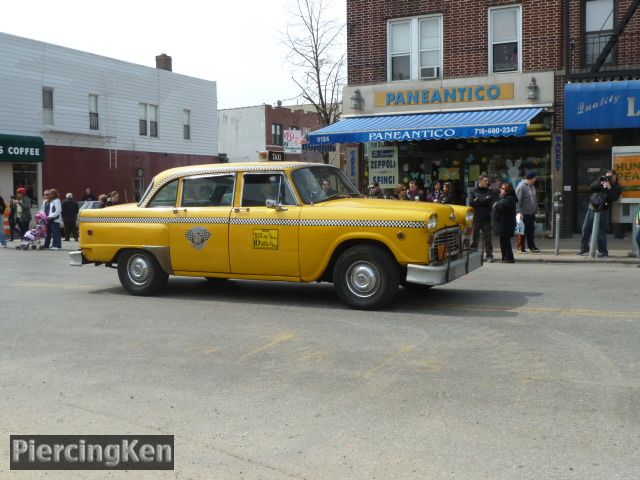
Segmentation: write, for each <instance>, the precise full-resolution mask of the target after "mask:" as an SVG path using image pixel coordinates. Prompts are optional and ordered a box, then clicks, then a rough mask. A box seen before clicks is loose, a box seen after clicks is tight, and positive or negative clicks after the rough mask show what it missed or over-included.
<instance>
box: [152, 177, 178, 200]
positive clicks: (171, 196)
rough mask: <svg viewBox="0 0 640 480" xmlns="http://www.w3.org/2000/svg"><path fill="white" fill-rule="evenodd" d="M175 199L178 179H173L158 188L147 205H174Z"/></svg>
mask: <svg viewBox="0 0 640 480" xmlns="http://www.w3.org/2000/svg"><path fill="white" fill-rule="evenodd" d="M177 199H178V180H173V181H171V182H169V183H167V184H166V185H165V186H164V187H162V188H161V189H160V190H158V192H157V193H156V194H155V195H154V197H153V199H152V200H151V201H150V202H149V204H148V205H147V207H175V206H176V200H177Z"/></svg>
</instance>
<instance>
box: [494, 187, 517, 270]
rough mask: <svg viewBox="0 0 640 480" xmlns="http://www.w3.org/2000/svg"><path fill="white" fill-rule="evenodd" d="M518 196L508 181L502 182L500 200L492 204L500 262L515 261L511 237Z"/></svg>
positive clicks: (513, 229)
mask: <svg viewBox="0 0 640 480" xmlns="http://www.w3.org/2000/svg"><path fill="white" fill-rule="evenodd" d="M517 203H518V197H516V194H515V192H514V191H513V186H512V185H511V184H510V183H503V184H502V186H501V187H500V200H498V201H497V202H496V203H494V204H493V211H492V217H493V218H492V220H493V233H494V235H497V236H499V237H500V251H501V253H502V263H515V260H514V258H513V249H512V247H511V237H513V232H514V231H515V229H516V208H517V207H516V205H517Z"/></svg>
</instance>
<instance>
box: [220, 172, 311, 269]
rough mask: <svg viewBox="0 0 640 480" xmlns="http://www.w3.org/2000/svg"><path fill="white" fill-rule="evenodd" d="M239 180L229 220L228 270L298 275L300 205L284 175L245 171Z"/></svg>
mask: <svg viewBox="0 0 640 480" xmlns="http://www.w3.org/2000/svg"><path fill="white" fill-rule="evenodd" d="M240 183H242V192H241V198H240V201H239V202H238V203H237V204H236V205H237V206H236V207H235V208H233V209H232V211H231V218H230V221H229V257H230V261H231V273H238V274H245V275H266V276H269V277H274V276H280V277H300V266H299V257H298V229H299V218H300V206H298V205H297V204H296V203H297V202H296V200H295V197H294V196H293V194H292V192H291V188H290V186H289V185H288V182H287V180H286V177H285V176H284V175H283V174H282V173H245V174H244V175H243V178H242V180H241V182H240ZM267 200H269V201H270V203H271V206H270V207H267V206H266V204H267Z"/></svg>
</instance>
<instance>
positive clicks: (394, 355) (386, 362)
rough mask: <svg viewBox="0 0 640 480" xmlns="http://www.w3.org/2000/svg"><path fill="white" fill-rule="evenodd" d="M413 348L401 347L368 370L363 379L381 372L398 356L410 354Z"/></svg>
mask: <svg viewBox="0 0 640 480" xmlns="http://www.w3.org/2000/svg"><path fill="white" fill-rule="evenodd" d="M414 348H415V345H403V346H402V347H400V350H398V351H397V352H396V353H394V354H393V355H391V356H390V357H389V358H387V359H386V360H385V361H383V362H382V363H380V364H379V365H377V366H375V367H374V368H372V369H371V370H369V371H368V372H367V373H365V374H364V377H365V378H371V376H372V375H373V374H374V373H376V372H378V371H379V370H382V369H383V368H384V367H386V366H387V365H389V364H390V363H391V362H392V361H393V360H395V359H396V358H397V357H399V356H400V355H402V354H405V353H409V352H411V351H412V350H413V349H414Z"/></svg>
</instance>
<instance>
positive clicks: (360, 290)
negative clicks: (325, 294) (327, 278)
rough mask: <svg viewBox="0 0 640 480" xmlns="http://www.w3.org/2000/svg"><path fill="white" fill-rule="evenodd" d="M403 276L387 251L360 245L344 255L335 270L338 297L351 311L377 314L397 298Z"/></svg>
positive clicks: (334, 277)
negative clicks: (358, 310)
mask: <svg viewBox="0 0 640 480" xmlns="http://www.w3.org/2000/svg"><path fill="white" fill-rule="evenodd" d="M399 283H400V272H399V271H398V265H397V264H396V261H395V259H394V258H393V257H392V256H391V255H389V253H387V252H386V251H384V250H382V249H381V248H378V247H373V246H370V245H358V246H355V247H351V248H349V249H348V250H346V251H344V252H343V253H342V254H341V255H340V256H339V257H338V260H337V261H336V264H335V266H334V268H333V285H334V288H335V289H336V294H337V295H338V297H339V298H340V300H342V301H343V302H345V303H346V304H348V305H349V306H350V307H352V308H357V309H361V310H374V309H379V308H383V307H386V306H387V305H389V304H390V303H391V302H392V301H393V300H394V299H395V297H396V295H397V294H398V285H399Z"/></svg>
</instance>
